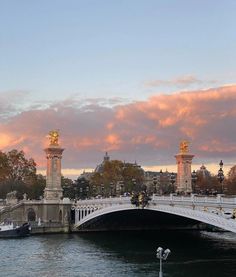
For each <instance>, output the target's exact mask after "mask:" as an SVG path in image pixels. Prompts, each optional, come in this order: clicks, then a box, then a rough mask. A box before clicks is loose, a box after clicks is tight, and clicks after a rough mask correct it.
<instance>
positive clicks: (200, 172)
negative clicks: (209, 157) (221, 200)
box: [197, 164, 211, 178]
mask: <svg viewBox="0 0 236 277" xmlns="http://www.w3.org/2000/svg"><path fill="white" fill-rule="evenodd" d="M197 174H198V175H201V176H202V177H203V178H209V177H211V173H210V171H208V170H207V169H206V167H205V165H204V164H203V165H202V166H201V167H200V169H198V170H197Z"/></svg>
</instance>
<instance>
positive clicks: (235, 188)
mask: <svg viewBox="0 0 236 277" xmlns="http://www.w3.org/2000/svg"><path fill="white" fill-rule="evenodd" d="M226 186H227V193H229V194H236V165H234V166H233V167H232V168H231V169H230V170H229V173H228V178H227V180H226Z"/></svg>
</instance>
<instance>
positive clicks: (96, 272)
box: [0, 231, 236, 277]
mask: <svg viewBox="0 0 236 277" xmlns="http://www.w3.org/2000/svg"><path fill="white" fill-rule="evenodd" d="M158 246H162V247H163V248H170V249H171V251H172V253H171V255H170V256H169V257H168V261H167V263H165V264H164V277H165V276H166V277H167V276H169V277H182V276H183V277H186V276H191V277H197V276H198V277H199V276H201V277H207V276H211V277H213V276H214V277H218V276H220V277H222V276H230V277H232V276H235V275H236V235H235V234H232V233H209V232H181V231H151V232H147V231H146V232H108V233H104V232H101V233H84V234H72V235H45V236H38V237H37V236H34V237H33V236H32V237H29V238H26V239H24V240H0V249H1V252H2V255H1V256H2V257H1V260H0V266H1V274H0V276H3V277H5V276H7V277H11V276H17V277H21V276H22V277H26V276H36V277H37V276H40V277H41V276H45V277H49V276H50V277H59V276H70V277H77V276H78V277H90V276H91V277H92V276H98V277H100V276H101V277H106V276H112V277H118V276H119V277H123V276H129V277H134V276H135V277H137V276H138V277H144V276H145V277H147V276H149V277H154V276H155V277H156V276H158V269H159V264H158V260H157V259H156V257H155V254H156V248H157V247H158Z"/></svg>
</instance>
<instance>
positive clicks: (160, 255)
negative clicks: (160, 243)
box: [156, 247, 171, 277]
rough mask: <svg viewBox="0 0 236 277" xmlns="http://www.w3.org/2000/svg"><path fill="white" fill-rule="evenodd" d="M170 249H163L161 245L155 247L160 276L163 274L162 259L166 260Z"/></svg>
mask: <svg viewBox="0 0 236 277" xmlns="http://www.w3.org/2000/svg"><path fill="white" fill-rule="evenodd" d="M170 252H171V251H170V249H168V248H167V249H166V250H164V249H163V248H162V247H158V248H157V255H156V256H157V258H158V259H160V271H159V277H162V276H163V273H162V260H164V261H165V260H166V259H167V257H168V255H169V254H170Z"/></svg>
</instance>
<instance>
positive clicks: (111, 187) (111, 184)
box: [110, 182, 113, 197]
mask: <svg viewBox="0 0 236 277" xmlns="http://www.w3.org/2000/svg"><path fill="white" fill-rule="evenodd" d="M112 192H113V183H112V182H111V183H110V196H111V197H112Z"/></svg>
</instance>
